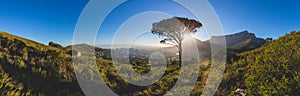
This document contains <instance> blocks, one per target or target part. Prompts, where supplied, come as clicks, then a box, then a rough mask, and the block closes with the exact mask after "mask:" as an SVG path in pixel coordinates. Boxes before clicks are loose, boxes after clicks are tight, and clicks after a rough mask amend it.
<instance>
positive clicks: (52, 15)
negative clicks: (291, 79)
mask: <svg viewBox="0 0 300 96" xmlns="http://www.w3.org/2000/svg"><path fill="white" fill-rule="evenodd" d="M87 2H88V0H1V1H0V4H1V6H0V13H1V15H0V30H2V31H6V32H8V33H12V34H15V35H18V36H22V37H25V38H29V39H32V40H35V41H38V42H41V43H44V44H47V43H48V42H50V41H54V42H58V43H61V44H63V45H69V44H71V42H72V41H71V40H72V38H73V32H74V28H75V25H76V22H77V19H78V17H79V15H80V13H81V11H82V9H83V8H84V6H85V5H86V4H87ZM209 2H210V3H211V5H212V7H213V8H214V9H215V11H216V13H217V15H218V17H219V19H220V22H221V23H222V26H223V29H224V32H225V34H231V33H236V32H240V31H243V30H248V31H250V32H253V33H255V34H256V35H257V36H258V37H262V38H266V37H273V38H277V37H279V36H283V35H284V34H285V33H289V32H290V31H292V30H300V12H299V10H300V7H299V5H300V1H298V0H209ZM128 10H130V11H128ZM99 11H101V10H99ZM146 11H160V12H165V13H167V14H170V15H171V16H181V17H188V18H194V17H193V15H192V14H190V13H189V12H188V11H187V10H186V9H184V8H182V6H179V5H178V4H176V3H172V2H170V1H167V0H157V1H155V0H148V1H146V0H144V1H142V2H141V0H131V1H129V2H126V3H124V4H122V5H120V6H119V7H117V8H116V9H115V10H114V11H113V12H112V13H111V14H110V15H108V17H107V18H106V20H105V21H104V23H103V24H102V26H101V28H100V33H99V34H101V35H99V36H98V38H97V42H99V43H103V44H107V43H109V41H111V39H112V38H113V36H114V34H115V33H114V32H115V31H116V30H117V29H118V28H119V26H120V25H121V24H122V23H123V22H124V21H126V20H127V19H128V18H130V17H132V16H134V15H136V14H138V13H141V12H146Z"/></svg>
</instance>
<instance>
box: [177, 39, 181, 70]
mask: <svg viewBox="0 0 300 96" xmlns="http://www.w3.org/2000/svg"><path fill="white" fill-rule="evenodd" d="M178 49H179V67H180V68H181V64H182V60H181V59H182V58H181V56H182V46H181V41H180V42H179V48H178Z"/></svg>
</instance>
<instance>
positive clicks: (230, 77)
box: [218, 31, 300, 96]
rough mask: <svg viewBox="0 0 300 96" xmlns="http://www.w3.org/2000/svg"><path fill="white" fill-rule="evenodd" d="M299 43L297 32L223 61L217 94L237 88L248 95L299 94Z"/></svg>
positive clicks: (298, 33)
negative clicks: (224, 66)
mask: <svg viewBox="0 0 300 96" xmlns="http://www.w3.org/2000/svg"><path fill="white" fill-rule="evenodd" d="M299 46H300V31H299V32H291V33H290V34H287V35H286V36H283V37H280V38H279V39H278V40H275V41H272V42H270V43H268V44H267V45H265V46H263V47H261V48H258V49H255V50H253V51H249V52H244V53H241V54H240V55H239V56H240V60H238V61H235V62H233V63H232V64H227V66H226V67H227V70H226V73H225V76H224V79H223V81H222V84H221V86H220V88H219V93H218V94H219V95H222V94H233V91H234V90H235V89H237V88H242V89H246V91H247V94H248V95H250V96H252V95H264V96H274V95H278V96H283V95H291V96H295V95H297V94H300V93H299V92H300V91H299V90H300V83H299V82H300V63H299V62H300V47H299Z"/></svg>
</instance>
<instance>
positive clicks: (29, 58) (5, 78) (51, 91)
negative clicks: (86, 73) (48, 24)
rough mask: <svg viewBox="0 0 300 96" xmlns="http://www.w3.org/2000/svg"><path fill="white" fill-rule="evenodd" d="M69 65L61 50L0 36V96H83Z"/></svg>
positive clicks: (67, 58)
mask: <svg viewBox="0 0 300 96" xmlns="http://www.w3.org/2000/svg"><path fill="white" fill-rule="evenodd" d="M71 61H72V58H71V56H70V55H68V54H66V52H65V51H64V50H62V49H59V48H55V47H51V46H47V45H44V44H41V43H38V42H35V41H32V40H28V39H25V38H22V37H18V36H14V35H11V34H8V33H5V32H0V63H1V64H0V94H1V95H7V96H18V95H48V96H54V95H82V92H81V91H80V89H79V87H78V84H77V82H76V79H75V76H74V73H73V64H72V62H71Z"/></svg>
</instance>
